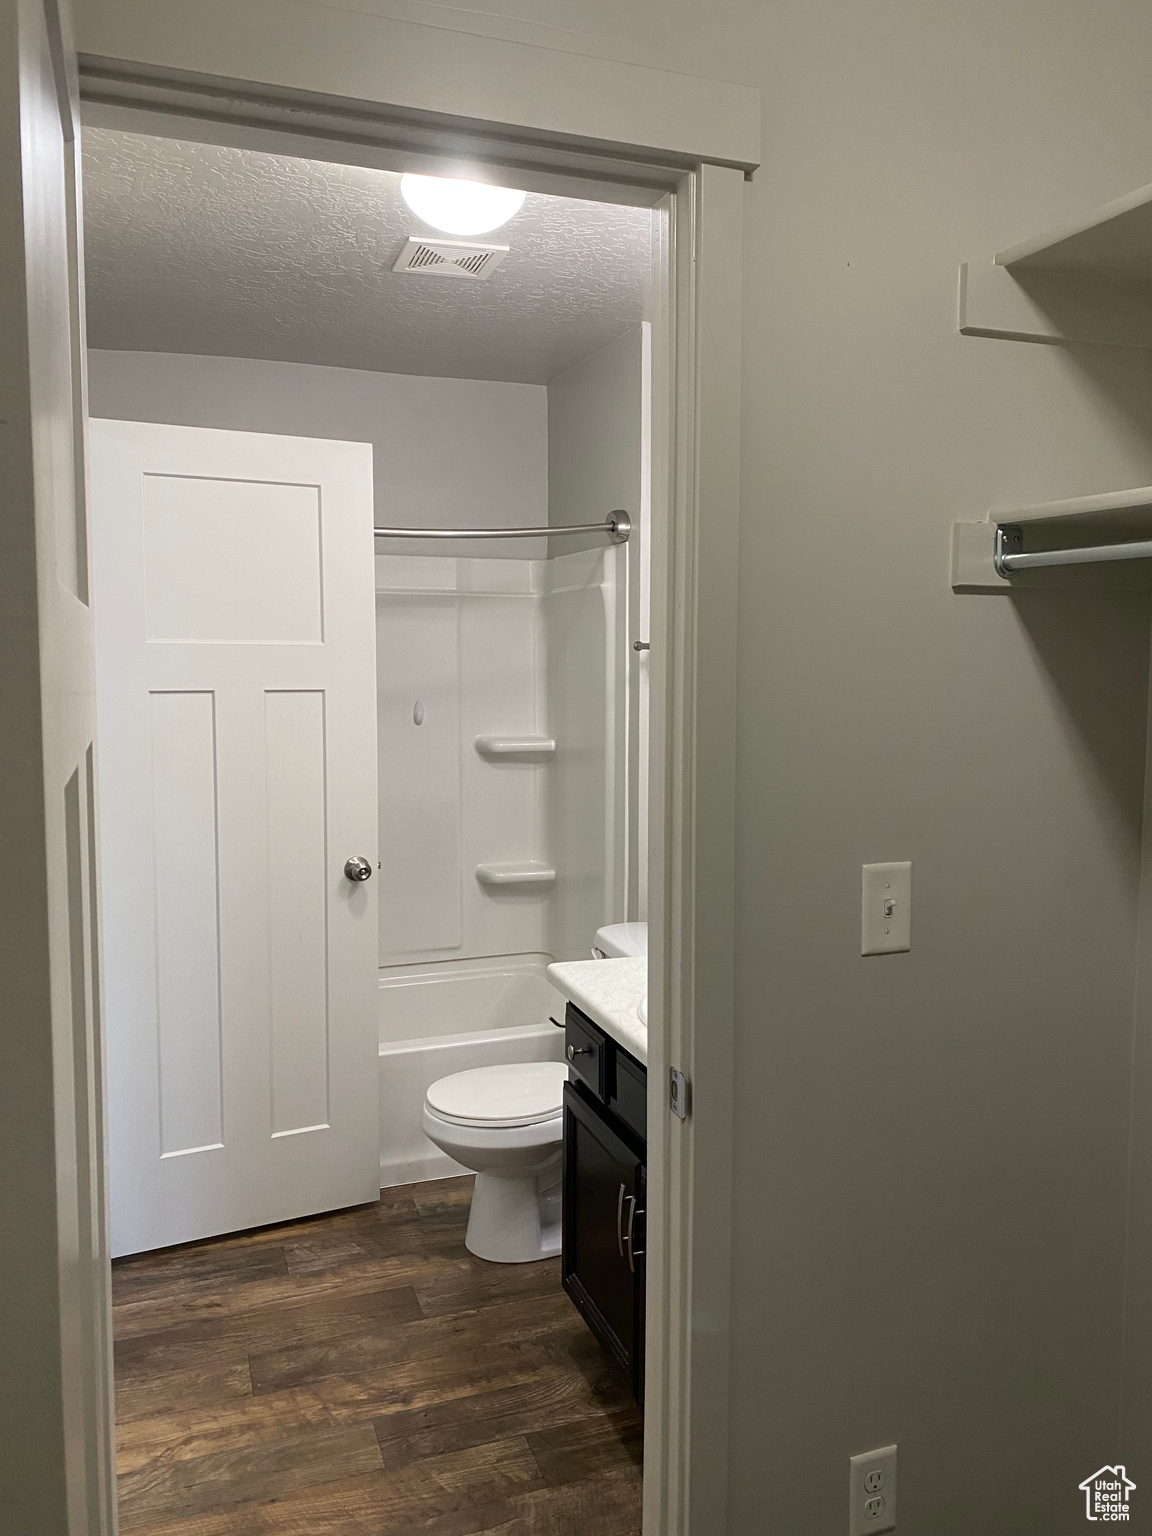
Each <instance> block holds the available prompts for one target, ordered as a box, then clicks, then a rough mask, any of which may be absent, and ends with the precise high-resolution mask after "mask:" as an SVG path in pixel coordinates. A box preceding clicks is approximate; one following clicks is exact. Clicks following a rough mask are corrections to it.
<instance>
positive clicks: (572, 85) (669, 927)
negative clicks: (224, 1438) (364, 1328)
mask: <svg viewBox="0 0 1152 1536" xmlns="http://www.w3.org/2000/svg"><path fill="white" fill-rule="evenodd" d="M0 3H10V0H0ZM77 12H78V14H77V23H76V46H77V48H78V50H79V63H80V79H81V92H82V98H83V100H84V103H85V105H84V120H85V121H86V122H92V123H96V122H103V123H118V124H120V125H122V126H128V125H129V124H131V126H134V127H135V128H136V129H137V130H138V131H145V132H147V131H153V132H159V133H162V134H164V135H166V136H169V137H172V136H180V137H188V138H196V139H201V140H208V141H212V142H221V143H229V144H235V145H248V146H251V147H254V148H265V149H270V150H273V151H274V152H279V153H289V154H298V155H305V156H310V157H315V158H322V159H327V160H339V161H345V162H350V163H360V164H369V165H381V166H388V167H394V166H397V165H399V164H402V165H403V166H404V168H408V169H410V168H413V167H414V166H416V165H418V164H421V163H426V164H427V166H428V167H429V168H433V167H435V168H437V169H439V170H440V171H441V172H442V173H443V172H444V171H447V170H452V169H456V170H458V171H460V172H463V173H468V172H471V174H476V173H477V167H478V166H479V167H483V166H487V167H490V168H491V169H492V172H493V175H494V177H495V176H499V175H501V173H502V172H504V173H506V172H507V171H508V170H509V169H514V170H515V173H516V184H517V185H520V186H526V187H528V188H530V189H535V190H541V191H552V192H569V193H573V194H576V195H583V196H592V197H596V198H599V199H601V200H606V199H611V198H613V197H616V198H618V199H619V200H621V201H624V200H628V201H634V200H636V199H637V197H638V196H639V197H640V198H641V199H643V200H646V201H647V202H649V203H650V204H652V205H653V206H655V205H657V204H659V205H660V206H662V207H663V208H664V209H665V211H666V217H665V218H664V219H663V220H662V221H659V222H660V225H661V228H662V230H663V232H664V236H665V238H666V248H665V250H664V251H663V252H661V253H660V254H661V255H662V256H663V257H664V260H663V261H662V263H661V270H662V272H663V273H666V274H668V275H669V277H670V281H665V282H662V283H661V284H660V285H659V287H658V300H659V301H658V305H657V313H656V315H655V317H654V328H653V363H654V388H653V401H654V407H656V406H658V403H659V402H661V401H666V402H667V403H668V409H667V410H666V411H665V410H661V409H657V408H654V411H653V487H652V490H653V494H652V503H653V507H654V509H664V526H663V530H662V532H663V536H661V530H660V528H659V525H658V523H657V520H656V514H654V533H655V535H656V536H655V538H654V541H653V573H652V630H651V643H652V650H651V701H652V732H651V777H650V818H651V823H650V824H651V826H652V827H653V828H656V829H662V832H663V835H662V836H660V835H658V834H657V835H654V836H653V837H652V839H651V843H650V854H649V902H650V909H649V922H650V933H651V954H650V962H649V963H650V968H651V980H650V988H651V1016H652V1018H653V1020H662V1021H663V1027H662V1028H655V1027H654V1028H653V1030H652V1033H651V1036H650V1041H649V1056H650V1062H649V1068H650V1070H649V1085H650V1086H649V1094H650V1104H649V1126H650V1134H649V1167H650V1186H649V1187H650V1189H653V1190H655V1191H657V1192H659V1196H660V1198H659V1200H658V1202H655V1203H654V1204H653V1208H652V1209H651V1210H650V1212H649V1222H648V1288H649V1297H648V1363H647V1383H646V1405H647V1414H646V1421H645V1469H646V1470H645V1491H644V1530H645V1532H646V1533H647V1536H719V1533H722V1532H723V1531H724V1530H725V1529H726V1525H727V1515H726V1511H727V1481H728V1469H727V1441H728V1424H727V1414H728V1362H729V1338H728V1326H729V1287H730V1247H731V1226H732V1212H731V1204H730V1193H731V1160H732V1138H731V1105H732V1074H733V1056H732V1032H733V919H734V861H735V848H734V813H735V724H736V579H737V543H736V539H737V526H738V515H739V491H740V481H739V460H740V400H741V332H742V294H741V284H742V270H743V254H742V192H743V187H742V182H743V179H744V175H745V174H747V173H750V172H751V171H752V170H753V169H754V168H755V166H756V164H757V163H758V161H759V115H760V109H759V93H758V92H756V91H753V90H749V89H747V88H745V87H739V86H730V85H723V84H720V83H717V82H712V81H705V80H697V79H694V78H691V77H686V76H677V75H671V74H668V73H666V72H664V71H659V70H652V69H645V68H641V67H638V66H634V65H625V64H618V63H614V62H608V61H602V60H596V59H592V58H588V57H586V56H583V55H578V54H574V53H567V52H560V51H554V50H550V49H543V48H535V47H529V46H525V45H522V44H518V43H510V42H504V41H502V40H499V39H494V38H490V37H480V36H473V35H468V34H464V33H460V32H454V31H448V30H440V29H435V28H430V27H423V26H419V25H416V24H412V23H405V22H396V21H391V20H385V19H383V18H380V17H378V16H370V15H364V14H361V13H356V12H351V11H344V10H338V9H333V8H331V7H330V6H327V5H319V4H309V3H308V0H294V3H292V4H290V5H289V4H286V3H285V0H197V3H196V5H195V6H189V5H188V4H187V3H186V0H77ZM289 23H290V26H289ZM286 28H287V29H288V30H287V32H286ZM481 174H482V172H481ZM505 179H506V175H505ZM673 1066H674V1067H678V1068H679V1069H680V1070H682V1071H684V1072H685V1073H686V1074H687V1075H688V1077H689V1079H690V1081H691V1084H692V1107H691V1113H690V1115H689V1117H688V1119H687V1120H686V1121H683V1122H681V1121H680V1120H678V1119H676V1118H674V1117H673V1116H672V1114H671V1113H670V1112H669V1110H668V1105H667V1076H668V1071H669V1068H670V1067H673ZM96 1155H97V1156H99V1155H100V1154H99V1151H97V1153H96ZM697 1189H699V1191H700V1198H699V1199H697V1196H696V1192H697ZM107 1455H108V1456H109V1458H110V1457H111V1446H110V1445H109V1446H108V1449H107ZM101 1529H102V1530H107V1529H110V1527H107V1526H103V1525H102V1526H101ZM77 1536H78V1533H77Z"/></svg>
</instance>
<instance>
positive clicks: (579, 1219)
mask: <svg viewBox="0 0 1152 1536" xmlns="http://www.w3.org/2000/svg"><path fill="white" fill-rule="evenodd" d="M643 1175H644V1164H643V1159H642V1157H641V1155H640V1154H639V1153H638V1151H637V1150H636V1149H635V1148H633V1147H632V1146H630V1145H629V1144H628V1143H627V1142H625V1141H624V1140H623V1139H622V1138H621V1137H620V1136H618V1135H617V1134H616V1133H615V1131H613V1130H612V1129H611V1128H610V1127H609V1126H608V1125H607V1124H606V1123H605V1122H604V1120H603V1118H602V1116H601V1114H600V1112H599V1111H598V1110H597V1109H596V1108H595V1106H593V1105H592V1104H591V1103H590V1101H589V1100H588V1099H586V1098H585V1097H584V1095H583V1094H582V1093H581V1091H580V1090H579V1089H578V1088H576V1087H575V1086H574V1085H573V1084H571V1083H568V1084H566V1085H565V1089H564V1257H563V1267H562V1275H563V1283H564V1289H565V1290H566V1291H567V1292H568V1294H569V1296H570V1297H571V1298H572V1300H573V1301H574V1302H575V1303H576V1306H577V1307H578V1308H579V1310H580V1312H581V1314H582V1315H583V1317H584V1320H585V1322H586V1323H587V1324H588V1326H589V1327H590V1328H591V1329H592V1332H593V1333H594V1334H596V1336H597V1338H599V1340H600V1341H601V1343H602V1344H603V1345H604V1346H605V1348H606V1349H607V1350H608V1351H609V1353H610V1354H611V1355H612V1356H613V1357H614V1359H615V1360H616V1362H617V1364H618V1365H619V1366H620V1368H621V1370H622V1371H623V1372H624V1374H625V1375H626V1376H627V1377H628V1380H629V1381H630V1383H631V1384H632V1390H633V1392H634V1393H637V1392H638V1389H639V1383H640V1378H641V1375H642V1370H643V1365H642V1358H641V1357H642V1349H643V1335H642V1329H643V1305H644V1263H643V1258H642V1257H640V1256H638V1255H637V1253H635V1252H632V1253H631V1257H630V1247H629V1237H631V1242H632V1245H633V1248H634V1249H642V1248H643V1246H644V1241H643V1231H644V1221H643Z"/></svg>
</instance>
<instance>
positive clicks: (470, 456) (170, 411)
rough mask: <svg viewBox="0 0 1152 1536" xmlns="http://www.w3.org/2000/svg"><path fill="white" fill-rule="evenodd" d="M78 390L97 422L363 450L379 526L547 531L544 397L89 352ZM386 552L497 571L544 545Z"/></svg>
mask: <svg viewBox="0 0 1152 1536" xmlns="http://www.w3.org/2000/svg"><path fill="white" fill-rule="evenodd" d="M88 391H89V409H90V410H91V413H92V415H93V416H111V417H113V418H115V419H117V420H121V421H162V422H170V423H173V424H174V425H177V426H186V427H226V428H233V429H235V430H237V431H241V432H282V433H284V434H286V435H287V436H290V437H291V436H297V437H325V438H337V439H340V440H342V441H351V442H359V443H371V444H372V450H373V473H374V479H375V487H376V508H375V518H376V523H377V525H378V526H380V527H388V526H391V527H404V528H452V527H468V528H501V527H504V528H525V527H540V526H543V525H544V524H545V523H547V521H548V392H547V390H546V388H545V387H544V385H543V384H503V383H490V382H488V381H487V380H484V379H436V378H416V377H413V376H411V375H409V374H401V373H367V372H363V371H361V370H359V369H355V368H319V367H314V366H311V365H309V364H307V363H276V362H264V361H258V360H254V359H251V358H242V357H193V356H187V355H183V354H179V353H174V352H103V351H95V350H94V351H91V352H89V354H88ZM377 543H378V545H379V546H380V548H381V549H383V548H384V546H383V545H382V544H380V541H379V540H378V541H377ZM390 548H391V549H392V550H393V551H395V552H396V553H399V554H412V553H415V552H416V551H426V550H430V549H431V550H434V551H435V552H436V553H438V554H466V555H473V556H477V555H490V556H497V555H498V556H500V557H501V558H504V559H508V558H509V557H513V558H525V559H527V558H529V557H531V558H536V559H539V558H540V557H541V556H542V555H543V554H544V553H545V547H544V541H543V540H539V541H537V540H535V539H507V540H505V539H496V540H491V541H483V542H480V543H477V542H475V541H473V542H471V543H467V544H465V543H463V542H449V543H444V542H443V541H441V542H439V543H437V544H435V545H433V544H429V543H427V542H425V541H423V540H421V541H419V542H417V543H412V542H411V541H409V542H401V541H400V540H395V541H393V542H392V544H391V545H390Z"/></svg>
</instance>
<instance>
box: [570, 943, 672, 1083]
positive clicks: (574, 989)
mask: <svg viewBox="0 0 1152 1536" xmlns="http://www.w3.org/2000/svg"><path fill="white" fill-rule="evenodd" d="M548 980H549V981H550V982H551V983H552V985H553V986H554V987H555V988H556V990H557V991H558V992H562V993H563V994H564V996H565V997H567V998H570V999H571V1000H572V1002H574V1003H575V1004H576V1006H577V1008H579V1010H580V1012H581V1013H586V1014H587V1015H588V1017H589V1018H590V1019H591V1020H592V1022H593V1024H599V1026H600V1028H601V1029H602V1030H604V1031H605V1032H606V1033H607V1034H609V1035H611V1036H612V1038H613V1040H615V1041H616V1043H617V1045H622V1046H623V1047H624V1049H625V1050H626V1051H627V1052H629V1054H630V1055H632V1056H635V1058H636V1060H637V1061H639V1062H642V1063H643V1065H644V1066H647V1065H648V1026H647V1025H646V1024H642V1023H641V1022H640V1015H639V1013H638V1012H637V1010H638V1009H639V1007H640V1004H641V1002H642V1001H643V999H644V994H645V993H646V992H647V990H648V957H647V955H639V956H636V957H635V958H632V957H629V958H628V959H625V960H561V961H558V962H557V963H556V964H555V965H550V966H549V967H548Z"/></svg>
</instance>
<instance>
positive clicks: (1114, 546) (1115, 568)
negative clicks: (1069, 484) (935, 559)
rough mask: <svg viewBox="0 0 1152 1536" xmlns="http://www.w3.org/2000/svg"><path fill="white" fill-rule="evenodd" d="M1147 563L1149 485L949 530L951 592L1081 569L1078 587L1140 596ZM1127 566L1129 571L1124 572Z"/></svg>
mask: <svg viewBox="0 0 1152 1536" xmlns="http://www.w3.org/2000/svg"><path fill="white" fill-rule="evenodd" d="M1149 560H1152V486H1140V487H1138V488H1137V489H1135V490H1130V491H1105V492H1102V493H1101V494H1099V495H1095V496H1073V497H1069V498H1067V499H1065V500H1063V501H1040V502H1034V503H1032V504H1031V505H1028V506H1023V507H997V508H993V510H992V511H990V512H989V513H988V515H987V517H986V518H985V519H984V521H983V522H979V523H956V524H954V525H953V532H952V586H953V587H954V588H955V589H956V590H957V591H969V592H972V591H1007V590H1009V589H1010V586H1011V583H1012V578H1014V577H1015V578H1017V579H1018V578H1020V577H1021V576H1024V575H1026V574H1029V573H1031V572H1036V571H1045V572H1050V571H1051V570H1053V569H1055V568H1057V567H1062V568H1065V570H1067V569H1068V568H1071V567H1078V568H1079V575H1078V576H1077V577H1076V578H1072V577H1069V578H1068V579H1069V580H1073V579H1074V580H1075V583H1076V585H1079V586H1084V585H1086V584H1090V585H1094V586H1098V587H1101V588H1102V589H1105V590H1138V591H1146V590H1148V588H1149V585H1150V577H1149V571H1150V569H1152V568H1150V567H1149V565H1148V564H1147V562H1148V561H1149ZM1125 566H1127V569H1125Z"/></svg>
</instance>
